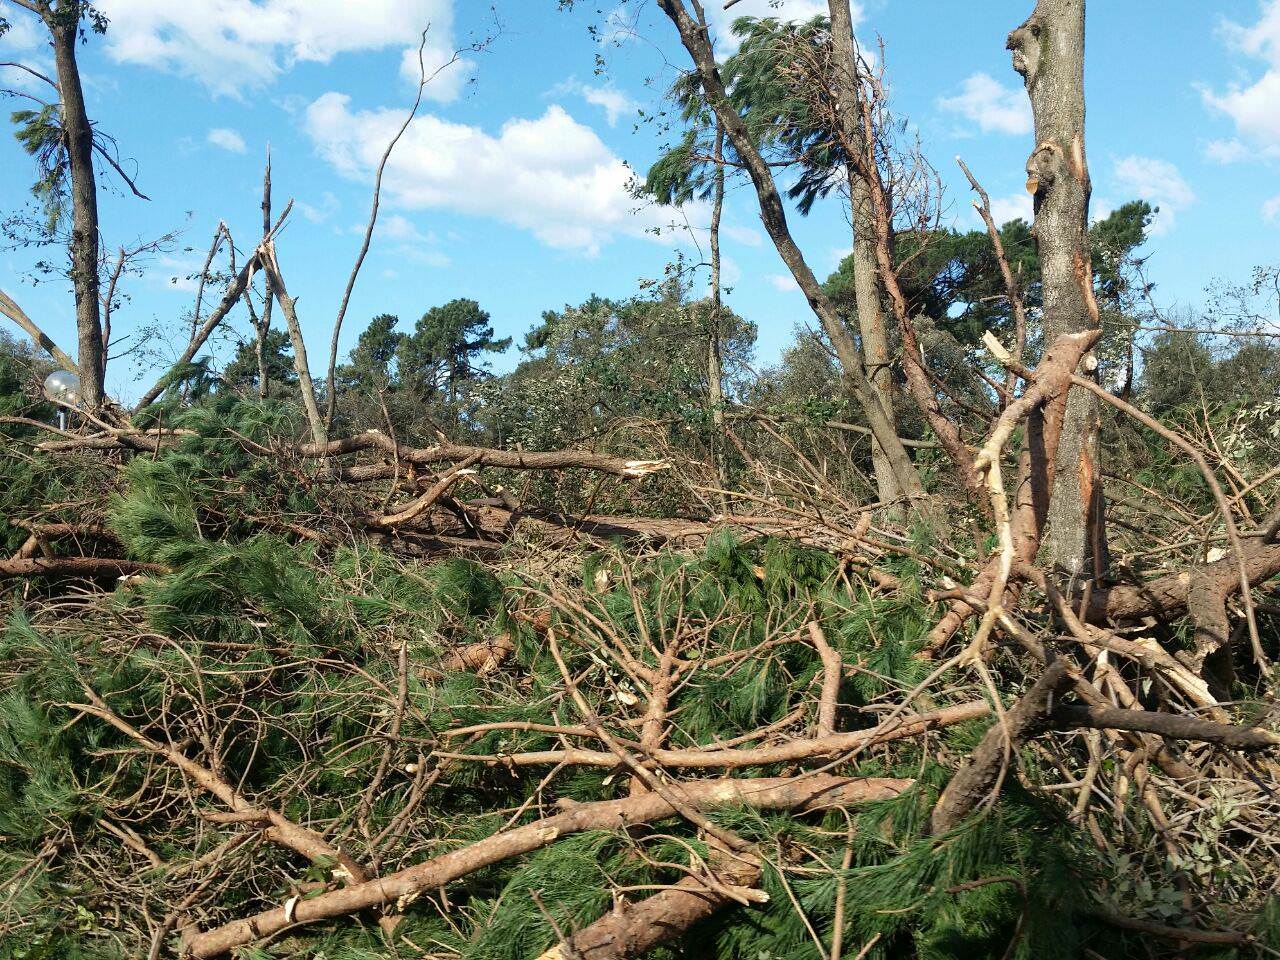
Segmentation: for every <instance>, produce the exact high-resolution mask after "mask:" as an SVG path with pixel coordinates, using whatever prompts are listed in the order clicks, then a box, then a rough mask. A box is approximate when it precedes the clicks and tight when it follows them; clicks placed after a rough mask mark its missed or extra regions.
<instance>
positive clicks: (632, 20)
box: [597, 2, 640, 45]
mask: <svg viewBox="0 0 1280 960" xmlns="http://www.w3.org/2000/svg"><path fill="white" fill-rule="evenodd" d="M639 9H640V8H639V5H638V4H633V5H632V6H630V7H628V6H627V5H626V3H625V2H624V3H623V4H622V6H619V7H615V8H614V9H612V10H611V11H609V14H608V15H607V16H606V17H605V18H604V24H603V26H601V28H600V31H599V33H598V34H597V37H598V38H599V41H600V42H601V43H612V44H615V45H617V44H623V43H628V42H630V41H632V40H635V39H636V38H637V37H638V36H639V32H638V29H637V21H638V20H639V17H640V14H639Z"/></svg>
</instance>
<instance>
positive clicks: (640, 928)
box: [538, 857, 761, 960]
mask: <svg viewBox="0 0 1280 960" xmlns="http://www.w3.org/2000/svg"><path fill="white" fill-rule="evenodd" d="M723 859H725V860H726V861H727V862H725V863H724V864H722V865H719V866H718V867H717V868H716V870H715V873H714V880H712V879H710V878H709V877H707V876H703V875H700V874H691V875H689V876H687V877H685V878H684V879H683V880H681V881H679V882H678V883H675V884H673V885H672V886H671V887H669V888H668V889H666V890H663V891H662V892H661V893H656V894H654V895H653V896H651V897H649V898H647V899H645V900H642V901H640V902H639V903H636V904H632V905H629V906H624V907H621V908H618V909H615V910H612V911H610V912H609V913H607V914H605V915H604V916H603V917H601V918H600V919H599V920H597V921H596V922H595V923H593V924H591V925H590V926H588V927H586V928H584V929H582V930H579V931H578V932H577V933H576V934H574V935H573V936H572V937H570V938H569V939H568V941H567V942H565V943H563V944H557V945H556V946H554V947H552V948H551V949H550V950H548V951H547V952H546V953H544V954H542V955H541V956H539V957H538V960H630V958H632V957H640V956H643V955H644V954H646V953H648V952H649V951H651V950H653V949H654V948H656V947H658V946H660V945H662V944H664V943H669V942H670V941H672V940H674V939H675V938H677V937H679V936H681V935H683V934H684V933H685V932H687V931H688V930H689V928H690V927H692V926H693V925H694V924H695V923H698V922H699V921H701V920H705V919H706V918H707V917H709V916H711V915H712V914H714V913H715V912H716V911H718V910H721V909H723V908H725V907H728V906H730V905H732V904H733V903H734V902H735V901H734V899H733V898H732V897H730V896H729V895H728V893H727V892H726V888H729V889H731V890H732V889H734V888H736V890H735V891H734V892H741V891H747V890H750V891H753V892H754V888H755V887H756V885H757V884H759V882H760V876H761V868H760V864H759V862H758V861H756V860H755V859H754V858H748V857H736V858H733V859H729V858H727V857H726V858H723ZM757 896H758V894H757Z"/></svg>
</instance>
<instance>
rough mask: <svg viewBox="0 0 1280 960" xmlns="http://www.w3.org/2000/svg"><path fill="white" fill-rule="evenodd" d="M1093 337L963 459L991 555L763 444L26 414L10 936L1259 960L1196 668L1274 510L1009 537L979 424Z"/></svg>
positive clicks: (1258, 755) (120, 953)
mask: <svg viewBox="0 0 1280 960" xmlns="http://www.w3.org/2000/svg"><path fill="white" fill-rule="evenodd" d="M1082 342H1083V338H1076V339H1075V340H1067V341H1065V342H1064V343H1062V344H1059V345H1056V346H1055V347H1054V348H1053V349H1051V350H1050V351H1048V352H1047V354H1046V358H1045V360H1044V361H1043V362H1042V363H1041V365H1040V368H1039V369H1038V370H1037V371H1035V372H1032V371H1024V375H1025V376H1026V378H1027V382H1028V388H1027V389H1026V391H1025V392H1024V394H1023V400H1020V401H1019V402H1017V403H1014V404H1011V405H1010V406H1009V407H1008V409H1007V410H1006V413H1005V415H1004V416H1003V417H1002V418H1001V419H1000V421H999V422H998V423H997V424H996V425H995V426H994V427H993V429H992V431H991V433H990V435H989V437H988V440H987V441H986V443H985V444H984V445H983V448H982V450H981V452H980V453H979V454H978V456H977V465H976V469H977V470H978V471H979V472H981V473H983V474H984V475H985V477H986V484H987V489H988V490H989V492H990V499H989V503H990V508H991V513H990V514H989V517H991V518H994V519H993V520H988V521H985V522H989V523H992V528H993V529H994V530H995V532H996V533H997V535H998V536H997V540H996V546H995V549H993V550H991V551H990V553H989V554H988V555H986V556H984V555H983V554H981V553H977V552H974V551H972V550H967V549H964V548H961V547H958V546H956V545H955V544H956V543H957V542H958V541H957V538H956V536H955V525H952V529H951V530H948V529H947V520H946V519H945V518H941V519H940V518H938V517H937V516H934V517H927V516H925V517H921V518H918V520H917V522H916V523H915V525H914V527H913V528H912V530H911V532H906V528H905V527H904V526H903V525H902V523H901V522H900V521H899V520H895V519H894V515H893V514H892V513H885V512H884V511H873V510H870V509H867V507H866V505H865V504H861V503H859V502H856V499H855V498H853V497H851V496H850V495H849V494H848V493H847V492H842V490H841V489H840V487H839V485H837V484H834V483H832V482H831V481H830V480H829V479H828V477H827V472H826V471H825V470H824V468H823V466H822V465H821V464H815V463H813V462H811V461H809V460H808V459H807V458H805V457H804V456H803V455H799V456H797V457H796V458H795V459H794V461H793V464H792V465H790V466H788V467H786V468H785V469H784V468H781V467H779V466H778V465H777V461H776V460H774V461H772V464H770V463H767V462H765V461H761V460H758V459H755V458H753V457H752V455H751V454H750V452H749V446H748V444H747V443H740V444H739V445H740V447H741V449H742V451H743V457H744V460H743V462H742V463H741V464H740V471H739V473H740V476H742V477H745V478H749V479H748V480H747V481H746V482H743V483H741V484H738V485H737V486H736V488H735V489H733V490H730V489H726V488H724V487H721V486H719V485H718V484H717V482H716V473H715V471H713V470H711V469H709V468H705V467H704V468H701V469H699V468H698V466H697V465H693V464H687V463H682V464H677V465H676V469H675V470H669V469H668V470H663V469H662V468H664V467H668V466H670V464H669V462H668V461H667V460H665V459H663V458H656V457H655V458H654V459H653V460H649V461H638V460H634V459H627V458H624V457H618V456H614V455H611V454H608V453H597V452H575V451H556V452H550V453H529V452H524V451H502V450H489V449H483V448H477V447H467V446H458V445H453V444H449V443H447V442H444V441H441V442H439V443H438V444H436V445H433V446H429V447H413V446H409V445H405V444H401V443H397V442H395V441H394V440H392V439H391V438H390V436H388V435H386V434H383V433H381V432H367V433H363V434H358V435H355V436H354V437H351V438H348V439H341V440H334V441H329V442H327V443H325V444H323V445H319V444H314V443H311V444H308V443H299V442H297V441H295V440H293V439H291V438H292V436H294V435H296V434H291V433H290V427H291V421H290V420H289V419H288V413H287V411H285V410H283V409H280V408H271V407H269V406H263V405H261V404H258V403H254V402H247V401H242V400H237V399H234V398H229V397H228V398H222V399H220V400H217V401H216V402H214V403H212V404H211V405H207V406H199V405H197V406H194V407H192V408H191V409H190V410H188V411H186V412H185V413H183V414H182V415H180V416H177V417H176V418H175V419H174V420H173V421H172V423H171V425H169V426H166V427H163V428H159V427H152V428H147V429H145V430H143V429H138V430H133V429H124V428H103V427H101V426H99V427H97V428H96V429H95V428H92V427H89V428H86V429H85V430H83V431H82V432H78V433H75V435H71V436H60V437H57V438H54V439H41V437H40V436H38V435H37V436H28V437H27V439H26V440H25V442H24V444H23V445H24V447H25V450H24V452H22V454H21V456H23V457H26V458H28V459H30V460H31V462H32V463H33V464H38V465H40V466H39V469H40V471H43V473H42V474H41V475H42V476H61V477H63V478H64V483H65V484H66V485H64V486H62V487H59V488H58V493H57V495H56V497H53V496H51V497H50V498H49V499H48V501H47V502H42V503H37V502H27V503H24V504H21V505H18V504H14V503H13V502H9V503H7V504H6V510H7V511H8V519H9V522H10V524H11V525H12V526H13V527H14V528H15V529H16V530H19V531H21V534H22V539H21V542H20V544H19V546H18V549H17V550H16V553H15V555H14V556H13V557H12V558H11V559H9V560H7V561H4V564H5V566H4V567H3V569H4V571H5V574H6V575H7V576H8V577H9V578H10V579H11V580H12V581H13V585H14V586H15V587H16V588H17V589H15V590H14V591H12V592H11V593H10V594H9V598H8V599H7V600H6V604H7V605H8V607H9V608H10V616H9V620H8V625H7V627H6V630H5V633H4V639H3V648H4V649H3V657H0V660H2V661H3V662H4V664H5V667H4V671H3V676H4V680H3V688H4V700H3V709H0V754H2V755H3V761H4V762H3V764H2V765H0V791H3V798H2V799H3V803H0V808H2V809H3V810H4V811H5V812H4V814H3V820H2V821H0V822H2V823H3V825H2V826H0V833H2V834H3V836H4V838H5V839H4V841H3V848H2V856H3V862H4V870H5V876H4V879H3V881H0V882H2V883H3V894H2V896H3V901H4V904H5V907H4V909H5V913H4V919H3V928H2V929H3V934H2V936H3V937H4V942H5V943H6V944H8V947H7V949H10V950H13V949H17V945H19V944H23V945H27V946H26V947H24V949H27V948H30V949H35V950H40V951H44V952H43V953H29V954H27V955H29V956H37V955H44V956H72V955H82V956H102V957H108V956H110V957H126V956H127V957H134V956H148V957H152V958H154V957H161V956H168V955H177V956H193V957H213V956H221V955H226V954H228V953H230V952H232V951H235V950H241V951H249V952H247V953H243V955H245V956H255V957H271V956H293V955H298V954H299V952H300V951H301V952H302V954H303V955H308V956H310V955H317V956H318V955H324V956H369V957H378V956H432V957H436V956H438V957H467V958H480V957H512V958H517V957H533V956H538V955H541V956H545V957H548V958H551V957H564V958H573V957H587V958H592V960H598V958H604V957H630V956H639V955H641V954H644V953H646V952H648V951H651V950H654V949H670V948H676V949H679V950H682V951H685V953H686V954H688V955H698V956H704V955H706V956H724V957H730V956H734V957H736V956H745V955H753V956H757V955H768V956H771V957H791V956H796V957H799V956H811V955H812V953H813V952H814V951H815V950H817V951H818V952H819V953H820V954H821V955H822V956H831V957H839V956H842V955H858V954H861V955H862V956H867V957H871V956H883V957H897V956H904V957H905V956H959V955H965V956H988V955H989V956H1035V957H1041V956H1064V957H1067V956H1070V957H1079V956H1091V955H1099V956H1129V955H1139V954H1140V952H1141V951H1143V950H1145V951H1147V952H1148V953H1150V954H1154V955H1169V956H1174V955H1179V954H1180V953H1182V952H1185V951H1187V950H1191V949H1196V948H1206V949H1215V950H1218V951H1220V952H1223V951H1225V954H1224V955H1231V954H1232V952H1233V951H1234V952H1235V955H1240V956H1245V955H1252V954H1254V953H1257V952H1266V951H1267V950H1268V949H1269V947H1268V944H1272V945H1274V943H1275V937H1276V920H1277V918H1276V916H1275V912H1274V902H1275V900H1274V895H1273V891H1274V889H1275V884H1276V883H1277V880H1278V876H1277V872H1276V870H1275V865H1276V863H1277V862H1280V835H1277V834H1276V833H1275V832H1274V821H1275V814H1276V812H1277V809H1276V808H1277V803H1278V802H1277V799H1276V797H1275V795H1274V790H1273V786H1272V785H1273V784H1274V783H1275V781H1276V776H1275V773H1276V747H1277V745H1278V744H1280V733H1277V732H1276V731H1275V723H1274V720H1273V719H1272V718H1271V714H1270V712H1269V710H1270V706H1271V703H1272V702H1273V701H1272V700H1271V699H1270V698H1269V695H1267V696H1264V698H1263V699H1261V700H1257V699H1253V700H1248V699H1246V700H1237V701H1234V702H1233V701H1231V700H1228V699H1226V698H1223V697H1221V696H1219V695H1218V694H1217V693H1216V692H1215V691H1216V690H1217V688H1218V687H1219V686H1220V684H1221V682H1222V681H1221V678H1220V676H1218V675H1217V674H1215V673H1214V672H1211V671H1208V670H1206V669H1205V664H1206V662H1208V661H1209V659H1210V656H1211V655H1212V654H1213V653H1215V652H1216V651H1218V650H1221V649H1232V648H1231V647H1230V646H1229V645H1227V644H1225V643H1218V645H1217V646H1214V643H1215V642H1216V641H1215V640H1214V639H1213V637H1214V636H1215V635H1214V634H1212V633H1211V631H1212V629H1213V628H1214V626H1215V624H1216V623H1217V620H1216V619H1215V618H1216V617H1217V615H1218V611H1219V610H1224V611H1225V610H1226V605H1227V604H1228V603H1229V602H1233V601H1235V600H1238V601H1240V602H1243V601H1244V597H1245V596H1247V595H1248V594H1246V593H1244V592H1242V591H1241V590H1240V578H1241V576H1242V575H1243V577H1244V578H1246V579H1247V580H1249V581H1250V582H1251V583H1263V582H1265V581H1266V580H1268V579H1269V578H1270V577H1271V576H1272V575H1273V574H1274V573H1275V569H1273V568H1272V566H1271V564H1273V563H1274V562H1275V559H1274V557H1273V554H1274V553H1275V552H1276V550H1277V548H1276V547H1275V545H1274V543H1273V540H1272V535H1270V534H1268V532H1267V531H1266V530H1261V531H1257V532H1256V533H1254V534H1253V535H1250V534H1251V533H1253V532H1252V531H1243V532H1241V533H1240V534H1239V535H1238V536H1239V541H1238V542H1239V544H1240V546H1239V549H1238V550H1232V551H1231V552H1229V553H1227V554H1226V555H1225V556H1224V557H1222V558H1221V559H1218V560H1216V561H1214V562H1213V563H1208V564H1201V565H1199V566H1197V567H1193V568H1191V569H1190V570H1189V571H1188V570H1183V571H1179V572H1175V573H1169V574H1164V575H1162V576H1156V577H1155V578H1152V579H1148V580H1146V581H1144V582H1142V583H1133V584H1123V583H1114V584H1108V585H1099V586H1098V588H1097V589H1095V590H1094V591H1093V592H1092V594H1091V595H1090V596H1086V597H1075V598H1070V599H1069V598H1067V597H1064V596H1063V594H1062V593H1061V592H1060V590H1059V588H1058V587H1057V585H1056V580H1055V578H1054V577H1053V576H1052V575H1047V574H1046V572H1045V571H1043V570H1042V569H1040V568H1038V567H1036V566H1035V565H1034V564H1032V563H1030V562H1028V561H1026V560H1023V559H1021V558H1019V556H1018V555H1017V552H1016V550H1011V547H1010V545H1011V544H1016V540H1015V538H1014V537H1013V536H1012V531H1013V530H1015V529H1016V526H1015V524H1014V522H1013V521H1011V520H1010V519H1009V518H1010V517H1011V516H1013V515H1014V514H1015V511H1014V510H1013V509H1011V508H1010V506H1009V505H1008V504H1006V503H1005V502H1004V500H1003V497H1004V494H1003V484H1002V473H1001V456H1000V453H1001V445H1002V444H1003V443H1004V442H1005V441H1006V440H1007V439H1008V437H1009V436H1010V435H1011V433H1012V430H1013V428H1014V426H1015V425H1016V424H1018V422H1019V420H1020V418H1022V417H1025V416H1027V415H1029V414H1031V413H1034V412H1035V411H1036V410H1038V409H1040V406H1038V405H1041V406H1042V405H1043V404H1044V403H1046V402H1047V401H1048V400H1050V399H1051V398H1052V397H1053V396H1054V395H1055V393H1060V392H1061V391H1063V390H1065V389H1066V387H1067V384H1068V383H1069V378H1070V373H1069V371H1070V370H1071V368H1072V366H1073V364H1072V363H1071V362H1070V360H1067V361H1062V360H1061V357H1062V356H1063V351H1066V352H1067V354H1068V356H1070V355H1071V354H1073V353H1078V351H1079V349H1080V344H1081V343H1082ZM1077 358H1078V357H1077ZM1064 371H1065V372H1064ZM1023 401H1025V402H1023ZM775 438H776V439H778V440H779V441H782V442H786V438H785V437H784V436H783V435H782V434H775ZM15 446H16V445H15ZM655 449H656V447H655ZM798 453H799V451H798V450H797V454H798ZM104 470H105V471H106V472H105V473H104ZM544 470H562V471H568V472H569V475H576V476H581V477H586V478H597V479H600V478H603V479H607V480H609V482H618V483H629V484H640V485H642V486H643V485H647V484H654V483H662V482H671V477H670V475H671V474H673V473H674V474H677V475H678V476H679V477H680V478H681V481H682V482H684V483H686V484H687V485H688V487H689V498H690V500H691V501H693V502H696V501H698V500H699V499H701V500H702V501H703V502H706V503H708V504H711V503H714V504H717V505H718V510H717V511H716V512H714V513H712V512H711V511H707V512H706V513H705V515H704V516H703V517H702V518H701V519H682V520H673V519H663V518H644V517H639V516H630V517H618V516H596V515H593V514H589V513H588V514H580V515H571V514H566V513H563V512H557V511H555V510H553V509H549V508H539V507H536V506H533V505H530V504H527V503H523V502H521V498H520V496H519V494H518V493H516V492H513V491H518V490H519V489H520V477H522V476H523V475H524V474H525V473H526V472H528V471H544ZM615 478H616V479H615ZM86 480H88V481H90V482H92V483H93V484H95V486H93V487H90V488H86V487H85V486H83V485H80V486H78V485H77V483H78V482H79V483H83V482H85V481H86ZM104 485H106V486H109V487H110V488H112V491H113V492H111V494H110V495H109V496H104V490H103V486H104ZM466 488H470V489H466ZM73 518H74V519H73ZM970 522H975V523H980V522H984V521H982V516H981V514H977V513H975V514H973V516H972V517H971V519H970ZM1223 615H1224V616H1225V614H1223ZM1257 615H1258V617H1259V618H1260V619H1259V622H1260V623H1261V624H1262V627H1263V628H1262V629H1261V631H1260V632H1261V635H1262V636H1263V637H1265V639H1264V640H1263V645H1264V647H1267V646H1270V647H1271V648H1274V643H1275V634H1274V631H1268V630H1267V629H1265V628H1266V627H1267V625H1268V623H1269V620H1268V619H1267V618H1268V616H1269V614H1267V613H1266V611H1265V610H1263V611H1260V612H1259V613H1258V614H1257ZM969 617H972V618H973V619H972V621H970V622H971V623H972V630H965V629H960V625H959V624H958V623H956V621H964V620H966V619H968V618H969ZM1184 618H1189V619H1190V622H1191V624H1192V627H1193V632H1192V634H1191V635H1190V636H1189V637H1187V638H1186V640H1185V642H1183V641H1181V640H1180V634H1181V633H1183V632H1185V631H1183V630H1182V627H1181V624H1182V623H1183V622H1185V621H1184ZM953 624H954V625H953ZM940 638H941V639H940ZM1240 639H1242V638H1240ZM1263 655H1264V656H1266V655H1267V654H1266V650H1265V649H1264V651H1263ZM1271 655H1274V649H1272V651H1271ZM1262 666H1263V664H1262V663H1261V662H1251V660H1250V658H1248V657H1246V658H1245V659H1243V660H1242V661H1241V662H1240V664H1239V669H1238V671H1237V675H1236V677H1235V679H1234V683H1235V687H1234V689H1236V690H1240V689H1243V684H1245V683H1251V684H1253V685H1254V687H1255V689H1259V690H1264V689H1265V681H1266V677H1267V675H1266V674H1265V673H1262V672H1261V670H1262ZM1251 670H1252V671H1256V672H1254V673H1253V674H1252V675H1253V677H1255V678H1256V679H1254V680H1250V679H1249V677H1250V673H1249V671H1251ZM31 945H35V947H31Z"/></svg>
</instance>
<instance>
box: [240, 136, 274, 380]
mask: <svg viewBox="0 0 1280 960" xmlns="http://www.w3.org/2000/svg"><path fill="white" fill-rule="evenodd" d="M262 236H263V238H264V239H265V238H267V237H269V236H271V148H270V147H267V165H266V168H265V170H264V171H263V174H262ZM248 298H249V291H248V290H246V291H245V300H246V302H247V301H248ZM274 303H275V301H274V299H273V297H272V293H271V275H270V274H268V273H266V272H265V271H264V274H263V290H262V319H261V322H259V323H255V324H254V330H255V334H256V336H255V339H254V353H255V354H256V355H257V358H258V399H259V400H265V399H267V397H268V395H270V393H271V383H270V379H271V374H270V371H269V370H268V369H267V334H269V333H270V332H271V308H272V306H273V305H274Z"/></svg>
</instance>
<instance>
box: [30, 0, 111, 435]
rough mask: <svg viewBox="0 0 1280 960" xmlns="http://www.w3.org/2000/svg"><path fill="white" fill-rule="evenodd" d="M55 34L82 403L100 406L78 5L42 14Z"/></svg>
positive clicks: (93, 196) (100, 350)
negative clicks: (78, 56) (68, 182)
mask: <svg viewBox="0 0 1280 960" xmlns="http://www.w3.org/2000/svg"><path fill="white" fill-rule="evenodd" d="M44 18H45V22H46V24H47V25H48V27H49V32H50V33H51V34H52V37H53V56H54V63H55V64H56V66H57V70H58V86H59V87H60V89H61V92H62V136H63V139H64V141H65V143H66V148H67V161H68V165H69V167H70V171H71V241H70V244H69V247H70V255H71V283H72V286H73V287H74V289H75V297H76V332H77V336H78V340H79V349H78V353H77V356H76V360H77V367H78V368H79V372H80V396H79V400H80V403H81V405H82V406H84V407H85V408H87V409H89V410H97V409H98V408H99V407H101V406H102V398H103V384H102V380H103V370H104V368H105V361H104V354H105V352H106V350H105V347H104V346H103V343H102V319H101V309H102V305H101V302H100V301H99V299H98V286H99V284H98V187H97V184H96V182H95V180H94V173H93V127H92V126H90V124H89V115H88V113H87V112H86V111H85V105H84V89H83V87H82V86H81V84H80V67H79V64H77V63H76V37H77V36H78V35H79V29H80V17H79V13H78V9H77V8H75V7H74V5H73V6H72V7H68V6H67V4H65V3H64V4H62V5H61V6H60V7H59V9H57V10H48V9H47V8H46V11H45V13H44Z"/></svg>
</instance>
